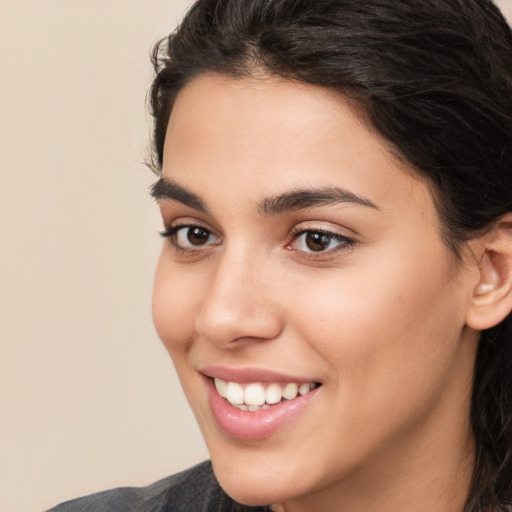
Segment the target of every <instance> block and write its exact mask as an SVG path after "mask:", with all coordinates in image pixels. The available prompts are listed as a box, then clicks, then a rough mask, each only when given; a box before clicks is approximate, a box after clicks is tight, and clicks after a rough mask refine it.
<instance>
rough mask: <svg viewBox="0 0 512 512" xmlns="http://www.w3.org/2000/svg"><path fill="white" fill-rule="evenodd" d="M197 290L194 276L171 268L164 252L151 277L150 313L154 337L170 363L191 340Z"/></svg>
mask: <svg viewBox="0 0 512 512" xmlns="http://www.w3.org/2000/svg"><path fill="white" fill-rule="evenodd" d="M203 288H204V283H203ZM200 290H201V277H200V276H199V275H198V273H195V274H188V273H186V272H183V271H180V270H179V269H177V268H175V267H174V266H173V265H171V264H170V263H169V258H168V256H166V251H165V249H164V250H163V251H162V254H161V256H160V260H159V262H158V266H157V270H156V273H155V280H154V285H153V301H152V311H153V322H154V324H155V328H156V331H157V333H158V336H159V337H160V339H161V341H162V343H163V344H164V346H165V348H166V349H167V351H168V352H169V354H170V355H171V357H172V358H173V360H174V359H175V357H177V356H178V355H179V354H180V353H184V352H186V350H187V347H188V346H189V345H190V342H191V340H192V337H193V332H194V321H195V318H196V316H197V311H198V307H199V305H200V301H201V294H200Z"/></svg>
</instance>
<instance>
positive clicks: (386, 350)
mask: <svg viewBox="0 0 512 512" xmlns="http://www.w3.org/2000/svg"><path fill="white" fill-rule="evenodd" d="M381 256H382V257H378V258H375V259H374V264H373V265H372V266H368V265H365V266H364V268H365V271H364V272H361V273H359V272H356V271H355V270H354V268H351V269H350V271H349V269H348V268H347V271H346V272H344V271H340V272H339V273H338V274H333V275H332V276H330V277H329V279H326V280H325V282H324V283H321V284H320V286H319V283H315V286H314V287H313V286H312V287H311V289H310V290H308V292H307V293H306V294H304V295H306V296H307V297H308V299H307V303H306V302H304V303H303V305H302V306H301V307H300V308H297V309H298V310H300V311H301V312H302V316H296V319H297V322H298V323H299V322H300V325H301V328H300V329H301V331H302V333H303V336H304V338H305V339H307V340H309V342H310V344H312V345H313V347H314V348H315V350H316V351H317V352H318V353H320V354H321V356H322V357H323V359H324V360H326V361H328V362H329V364H330V366H331V369H332V371H333V373H334V374H335V375H336V376H337V382H338V383H339V386H340V389H342V393H341V394H340V395H339V397H338V398H339V399H340V400H342V401H344V402H345V405H346V406H347V407H343V408H340V410H341V409H343V410H345V411H346V410H354V411H355V410H357V411H359V412H360V413H361V414H363V415H365V414H366V412H368V415H371V414H374V413H375V411H376V410H381V411H382V413H383V414H385V411H386V409H389V410H390V411H391V410H393V409H394V408H400V407H401V405H403V409H404V410H406V409H408V408H410V404H411V402H412V403H414V402H417V403H418V406H419V404H420V403H421V402H422V403H423V404H425V403H426V401H428V400H430V399H432V397H433V396H434V395H435V394H436V393H438V392H439V390H440V389H441V388H442V386H443V382H445V381H446V379H448V378H449V375H450V368H451V366H452V365H453V364H454V360H455V358H456V357H457V347H458V343H457V342H458V341H459V339H460V335H461V330H462V327H463V325H464V315H463V308H462V307H461V297H458V296H457V293H456V290H457V287H456V286H455V285H454V283H452V282H450V279H449V278H448V277H447V269H446V268H445V265H443V264H440V263H439V262H441V263H443V262H444V261H445V260H443V259H440V257H437V256H436V258H431V260H435V262H436V263H437V265H434V263H433V261H429V259H428V258H427V259H424V260H422V259H421V258H420V259H418V258H416V259H414V258H395V259H392V258H391V259H390V258H389V254H388V255H387V258H386V257H385V256H384V255H381ZM410 261H413V262H414V263H413V264H411V263H409V262H410ZM380 262H382V263H380ZM385 262H388V263H387V264H386V263H385ZM389 262H393V263H392V264H390V263H389ZM369 268H370V269H371V270H370V271H369V270H368V269H369ZM304 295H303V296H304ZM459 295H460V294H459ZM294 296H296V297H297V296H299V294H298V293H297V294H294ZM307 319H309V320H307ZM365 411H366V412H365Z"/></svg>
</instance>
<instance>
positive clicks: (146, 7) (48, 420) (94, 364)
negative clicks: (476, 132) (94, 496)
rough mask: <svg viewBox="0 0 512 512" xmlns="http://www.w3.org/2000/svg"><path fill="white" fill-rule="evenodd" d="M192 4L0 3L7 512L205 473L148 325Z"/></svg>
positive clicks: (0, 438)
mask: <svg viewBox="0 0 512 512" xmlns="http://www.w3.org/2000/svg"><path fill="white" fill-rule="evenodd" d="M189 3H190V2H189V1H187V0H0V512H30V511H39V510H43V509H45V508H47V507H49V506H51V505H53V504H55V503H56V502H58V501H61V500H64V499H67V498H70V497H73V496H77V495H81V494H85V493H89V492H92V491H95V490H100V489H104V488H108V487H112V486H115V485H143V484H146V483H149V482H151V481H153V480H156V479H157V478H160V477H163V476H165V475H167V474H170V473H172V472H175V471H177V470H179V469H182V468H185V467H187V466H189V465H191V464H193V463H195V462H197V461H199V460H202V459H204V458H205V457H207V453H206V450H205V448H204V445H203V442H202V440H201V436H200V434H199V431H198V429H197V427H196V426H195V423H194V420H193V418H192V415H191V413H190V412H189V410H188V406H187V405H186V403H185V400H184V399H183V397H182V395H181V390H180V389H179V384H178V382H177V380H176V378H175V376H174V371H173V369H172V364H171V362H170V360H169V358H168V357H167V354H166V352H165V351H164V349H163V348H162V347H161V345H160V343H159V341H158V339H157V336H156V334H155V332H154V330H153V327H152V323H151V313H150V297H151V281H152V274H153V270H154V267H155V263H156V258H157V255H158V250H159V246H160V241H159V239H158V236H157V233H158V230H159V229H160V224H159V219H158V215H157V210H156V207H155V206H154V204H153V203H152V202H151V200H150V199H149V196H148V193H147V192H148V187H149V186H150V184H151V183H152V182H153V180H154V177H153V176H152V175H151V173H150V172H149V171H148V170H147V169H146V168H145V167H144V166H143V165H142V164H141V163H140V162H141V161H142V160H143V157H144V153H145V147H146V141H147V137H148V133H149V126H150V124H149V118H148V116H147V115H146V113H145V109H144V100H145V93H146V90H147V88H148V85H149V83H150V80H151V70H150V66H149V58H148V54H149V48H150V47H151V45H152V43H153V42H154V41H155V40H156V39H157V38H158V37H159V36H161V35H163V34H165V33H167V32H168V31H169V29H170V28H171V27H172V26H173V25H174V24H175V22H176V20H178V19H179V18H180V17H181V15H182V14H183V13H184V11H185V9H186V6H187V5H188V4H189ZM500 5H502V7H504V9H505V11H506V13H507V14H508V15H509V17H510V18H511V19H512V0H501V2H500Z"/></svg>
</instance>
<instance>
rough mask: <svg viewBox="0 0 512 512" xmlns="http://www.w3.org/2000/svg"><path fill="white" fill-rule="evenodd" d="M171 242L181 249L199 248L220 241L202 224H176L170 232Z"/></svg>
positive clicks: (192, 249) (191, 249)
mask: <svg viewBox="0 0 512 512" xmlns="http://www.w3.org/2000/svg"><path fill="white" fill-rule="evenodd" d="M170 237H171V240H172V242H173V244H174V245H175V246H176V247H177V248H179V249H183V250H187V251H194V250H196V249H197V250H200V249H202V248H204V247H207V246H209V245H215V244H218V243H220V239H219V237H217V236H215V235H214V234H213V233H212V232H211V231H210V230H208V229H206V228H203V227H202V226H178V227H176V228H173V231H172V233H171V234H170Z"/></svg>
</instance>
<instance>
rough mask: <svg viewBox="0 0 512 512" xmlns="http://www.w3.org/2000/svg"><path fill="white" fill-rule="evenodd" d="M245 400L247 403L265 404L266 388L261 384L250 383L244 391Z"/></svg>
mask: <svg viewBox="0 0 512 512" xmlns="http://www.w3.org/2000/svg"><path fill="white" fill-rule="evenodd" d="M244 402H245V403H246V404H247V405H263V404H264V403H265V389H263V386H262V385H261V384H248V385H247V387H246V388H245V392H244Z"/></svg>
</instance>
